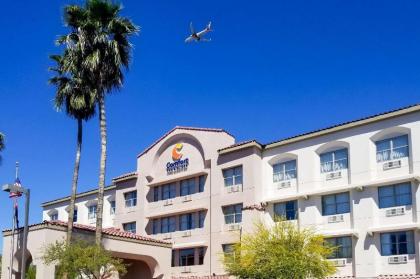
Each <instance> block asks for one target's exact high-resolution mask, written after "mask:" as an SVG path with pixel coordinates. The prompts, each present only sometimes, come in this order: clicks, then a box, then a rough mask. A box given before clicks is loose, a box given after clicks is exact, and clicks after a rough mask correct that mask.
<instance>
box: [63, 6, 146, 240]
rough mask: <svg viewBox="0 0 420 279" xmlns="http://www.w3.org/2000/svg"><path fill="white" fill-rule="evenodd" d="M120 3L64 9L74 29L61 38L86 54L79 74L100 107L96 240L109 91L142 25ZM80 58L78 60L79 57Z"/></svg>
mask: <svg viewBox="0 0 420 279" xmlns="http://www.w3.org/2000/svg"><path fill="white" fill-rule="evenodd" d="M121 9H122V8H121V6H120V5H116V4H113V3H111V2H110V1H108V0H87V1H86V3H85V6H83V7H81V6H77V5H70V6H67V7H66V9H65V20H66V23H67V24H68V25H69V26H70V27H71V28H72V30H73V31H72V32H71V33H70V34H68V35H67V36H65V37H62V38H61V39H60V41H62V42H64V41H66V42H71V44H72V45H74V48H77V49H78V50H80V52H81V53H82V55H83V58H82V63H81V65H82V68H81V69H80V71H79V72H80V74H81V77H83V79H86V80H89V83H90V86H92V88H93V89H94V92H95V98H96V99H95V100H96V104H97V106H98V110H99V126H100V137H101V157H100V168H99V183H98V205H97V214H96V216H97V218H96V234H95V242H96V244H98V245H100V244H101V241H102V214H103V200H104V188H105V171H106V154H107V152H106V147H107V131H106V126H107V125H106V110H105V97H106V95H107V94H109V93H111V92H112V91H115V89H120V88H121V86H122V84H123V78H124V73H123V71H124V69H128V66H129V62H130V53H131V51H132V45H131V43H130V41H129V37H130V36H131V35H134V34H136V33H137V32H138V30H139V28H138V27H137V26H136V25H134V23H132V22H131V20H130V19H128V18H125V17H122V16H120V12H121ZM76 60H77V59H76Z"/></svg>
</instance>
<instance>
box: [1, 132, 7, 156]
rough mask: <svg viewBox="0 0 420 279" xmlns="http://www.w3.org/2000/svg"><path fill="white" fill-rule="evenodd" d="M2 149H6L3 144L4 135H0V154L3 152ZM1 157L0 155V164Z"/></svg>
mask: <svg viewBox="0 0 420 279" xmlns="http://www.w3.org/2000/svg"><path fill="white" fill-rule="evenodd" d="M4 148H6V146H5V144H4V134H2V133H0V152H2V151H3V150H4ZM1 160H2V157H1V154H0V163H1Z"/></svg>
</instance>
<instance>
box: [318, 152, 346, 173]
mask: <svg viewBox="0 0 420 279" xmlns="http://www.w3.org/2000/svg"><path fill="white" fill-rule="evenodd" d="M347 153H348V151H347V148H344V149H340V150H335V151H331V152H326V153H323V154H321V155H320V158H321V173H325V172H332V171H338V170H343V169H347V165H348V158H347V157H348V156H347V155H348V154H347Z"/></svg>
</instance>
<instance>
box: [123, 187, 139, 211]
mask: <svg viewBox="0 0 420 279" xmlns="http://www.w3.org/2000/svg"><path fill="white" fill-rule="evenodd" d="M133 193H135V194H136V196H135V197H134V198H133V197H131V198H128V199H127V196H128V195H131V194H133ZM124 200H125V207H126V208H132V207H136V206H137V191H131V192H126V193H124Z"/></svg>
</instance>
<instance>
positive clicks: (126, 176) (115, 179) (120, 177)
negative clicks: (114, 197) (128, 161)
mask: <svg viewBox="0 0 420 279" xmlns="http://www.w3.org/2000/svg"><path fill="white" fill-rule="evenodd" d="M136 176H137V171H132V172H128V173H124V174H121V175H119V176H117V177H114V178H113V179H112V181H117V180H120V179H125V178H129V177H133V178H134V177H136Z"/></svg>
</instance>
